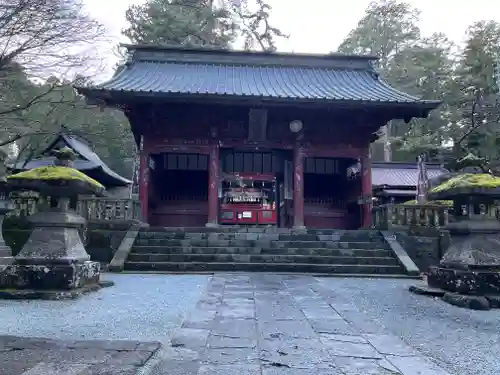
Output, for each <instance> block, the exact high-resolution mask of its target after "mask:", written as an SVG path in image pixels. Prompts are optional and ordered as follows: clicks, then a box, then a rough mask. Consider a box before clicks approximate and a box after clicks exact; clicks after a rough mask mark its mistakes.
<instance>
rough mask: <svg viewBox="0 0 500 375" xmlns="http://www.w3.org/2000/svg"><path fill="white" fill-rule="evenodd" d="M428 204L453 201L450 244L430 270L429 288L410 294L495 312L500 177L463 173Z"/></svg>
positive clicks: (499, 280) (499, 281)
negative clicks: (438, 298) (441, 298)
mask: <svg viewBox="0 0 500 375" xmlns="http://www.w3.org/2000/svg"><path fill="white" fill-rule="evenodd" d="M429 198H430V199H435V200H452V201H453V211H454V215H453V216H454V220H453V221H451V222H450V223H449V224H448V225H447V227H446V229H448V230H449V231H450V234H451V236H452V241H451V245H450V247H449V248H448V249H447V250H446V252H445V254H444V255H443V257H442V259H441V261H440V263H439V265H438V266H435V267H431V268H430V269H429V274H428V276H427V283H428V287H422V288H420V287H412V288H411V290H412V291H414V292H417V293H424V294H433V295H440V296H442V297H443V299H444V300H445V301H447V302H449V303H452V304H455V305H458V306H461V307H469V308H473V309H489V308H491V307H500V305H499V302H500V220H499V219H500V218H499V215H498V213H499V211H498V206H499V204H498V203H499V201H500V177H496V176H493V175H490V174H486V173H477V174H472V173H464V174H461V175H458V176H456V177H453V178H451V179H450V180H448V181H446V182H444V183H442V184H441V185H438V186H436V187H435V188H433V189H431V191H430V193H429ZM429 287H430V288H429Z"/></svg>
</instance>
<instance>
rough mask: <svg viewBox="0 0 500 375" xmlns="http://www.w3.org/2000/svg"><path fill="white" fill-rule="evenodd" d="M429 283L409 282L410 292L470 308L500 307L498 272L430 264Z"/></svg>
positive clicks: (499, 276)
mask: <svg viewBox="0 0 500 375" xmlns="http://www.w3.org/2000/svg"><path fill="white" fill-rule="evenodd" d="M427 283H428V285H425V284H422V285H412V286H411V287H410V289H409V290H410V292H412V293H415V294H423V295H428V296H432V297H441V298H442V299H443V301H445V302H447V303H449V304H451V305H454V306H458V307H463V308H468V309H473V310H489V309H494V308H500V272H496V271H492V270H477V269H476V270H465V269H464V270H459V269H453V268H445V267H431V268H430V269H429V274H428V275H427Z"/></svg>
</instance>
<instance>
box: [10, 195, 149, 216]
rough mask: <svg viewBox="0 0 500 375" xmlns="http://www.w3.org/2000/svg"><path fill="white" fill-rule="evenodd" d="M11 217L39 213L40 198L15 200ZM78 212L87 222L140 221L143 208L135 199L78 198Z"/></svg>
mask: <svg viewBox="0 0 500 375" xmlns="http://www.w3.org/2000/svg"><path fill="white" fill-rule="evenodd" d="M13 202H14V207H15V208H14V210H13V212H12V213H11V215H19V216H22V217H26V216H29V215H33V214H34V213H35V212H37V211H38V206H39V198H27V197H20V198H14V199H13ZM76 211H77V212H78V213H79V214H80V215H82V216H83V217H84V218H85V219H87V220H140V219H141V207H140V203H139V201H138V200H135V199H116V198H100V197H99V198H97V197H86V196H82V197H79V198H78V203H77V206H76Z"/></svg>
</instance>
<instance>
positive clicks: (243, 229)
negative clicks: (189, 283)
mask: <svg viewBox="0 0 500 375" xmlns="http://www.w3.org/2000/svg"><path fill="white" fill-rule="evenodd" d="M141 232H142V233H146V232H153V233H172V232H174V233H280V234H304V233H306V234H338V233H343V234H350V233H355V234H366V235H371V234H376V235H378V234H379V231H378V230H375V229H352V230H344V229H328V228H327V229H291V228H276V227H262V226H259V227H251V226H226V225H224V226H220V227H217V228H211V227H186V228H184V227H148V228H142V229H141Z"/></svg>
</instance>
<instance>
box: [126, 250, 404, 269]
mask: <svg viewBox="0 0 500 375" xmlns="http://www.w3.org/2000/svg"><path fill="white" fill-rule="evenodd" d="M127 261H128V262H131V263H135V262H153V263H163V262H178V263H184V262H193V263H200V262H206V263H302V264H304V263H307V264H351V265H354V264H362V265H394V266H397V265H398V264H399V263H398V260H397V259H395V258H391V257H354V256H318V255H288V254H286V255H285V254H278V255H277V254H274V255H272V254H258V255H255V254H154V253H153V254H144V253H143V254H130V256H129V258H128V259H127Z"/></svg>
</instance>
